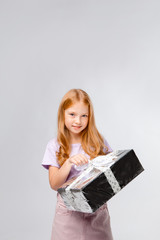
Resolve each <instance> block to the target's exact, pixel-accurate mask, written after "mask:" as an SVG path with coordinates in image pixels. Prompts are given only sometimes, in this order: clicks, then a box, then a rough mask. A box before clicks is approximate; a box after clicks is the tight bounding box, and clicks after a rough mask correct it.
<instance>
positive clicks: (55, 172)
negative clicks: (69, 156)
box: [49, 161, 72, 191]
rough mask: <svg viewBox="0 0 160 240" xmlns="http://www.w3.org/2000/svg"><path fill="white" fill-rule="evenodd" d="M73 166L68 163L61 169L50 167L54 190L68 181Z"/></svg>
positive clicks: (51, 183)
mask: <svg viewBox="0 0 160 240" xmlns="http://www.w3.org/2000/svg"><path fill="white" fill-rule="evenodd" d="M71 167H72V164H71V163H70V162H69V161H66V162H65V163H64V164H63V165H62V167H61V168H57V167H53V166H49V183H50V186H51V188H52V189H53V190H55V191H57V189H58V188H59V187H60V186H61V185H62V184H63V183H64V182H65V181H66V179H67V177H68V174H69V172H70V170H71Z"/></svg>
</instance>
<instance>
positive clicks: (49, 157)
mask: <svg viewBox="0 0 160 240" xmlns="http://www.w3.org/2000/svg"><path fill="white" fill-rule="evenodd" d="M58 150H59V144H58V143H57V140H56V139H52V140H50V141H49V142H48V144H47V146H46V149H45V153H44V157H43V160H42V164H41V165H42V166H43V167H44V168H46V169H49V166H54V167H57V168H60V165H59V164H58V161H57V157H56V152H58Z"/></svg>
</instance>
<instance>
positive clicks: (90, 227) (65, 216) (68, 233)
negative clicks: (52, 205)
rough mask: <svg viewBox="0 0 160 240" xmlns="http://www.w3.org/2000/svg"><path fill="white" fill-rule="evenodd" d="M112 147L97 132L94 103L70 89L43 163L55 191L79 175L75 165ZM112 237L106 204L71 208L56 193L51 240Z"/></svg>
mask: <svg viewBox="0 0 160 240" xmlns="http://www.w3.org/2000/svg"><path fill="white" fill-rule="evenodd" d="M111 151H112V149H111V148H110V146H109V145H108V143H107V141H106V140H105V139H104V138H103V137H102V135H101V134H100V133H99V132H98V130H97V128H96V125H95V119H94V112H93V106H92V102H91V100H90V98H89V96H88V94H87V93H86V92H85V91H83V90H81V89H71V90H70V91H69V92H67V93H66V94H65V95H64V97H63V98H62V101H61V103H60V106H59V109H58V132H57V138H54V139H51V140H50V141H49V142H48V144H47V147H46V151H45V154H44V158H43V161H42V166H44V167H45V168H46V169H49V183H50V186H51V188H52V189H53V190H55V191H57V189H58V188H59V187H60V186H61V185H62V184H63V183H65V182H66V181H68V180H69V179H71V178H73V177H76V176H78V175H79V174H80V172H81V171H83V170H82V169H83V168H82V169H81V170H80V169H79V170H78V168H77V169H76V168H75V166H79V167H80V166H83V165H84V164H87V163H88V160H89V159H90V160H92V159H93V158H95V157H96V156H98V155H105V154H107V153H108V152H111ZM75 239H76V240H91V239H92V240H113V237H112V231H111V226H110V216H109V212H108V208H107V204H106V203H105V204H104V205H103V206H101V207H100V208H99V209H98V210H97V211H96V212H94V213H82V212H77V211H71V210H68V209H67V208H66V206H65V205H64V202H63V199H62V198H61V196H60V194H59V193H58V192H57V204H56V209H55V216H54V220H53V225H52V233H51V240H75Z"/></svg>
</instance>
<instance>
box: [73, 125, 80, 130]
mask: <svg viewBox="0 0 160 240" xmlns="http://www.w3.org/2000/svg"><path fill="white" fill-rule="evenodd" d="M72 127H74V128H76V129H79V128H81V126H72Z"/></svg>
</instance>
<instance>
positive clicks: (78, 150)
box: [42, 138, 112, 181]
mask: <svg viewBox="0 0 160 240" xmlns="http://www.w3.org/2000/svg"><path fill="white" fill-rule="evenodd" d="M104 144H105V146H107V147H108V152H112V149H111V147H110V146H109V144H108V142H107V140H106V139H104ZM59 147H60V145H59V143H58V142H57V139H56V138H53V139H51V140H50V141H49V142H48V144H47V146H46V150H45V153H44V157H43V161H42V166H43V167H45V168H46V169H49V166H54V167H57V168H60V165H59V163H58V161H57V157H56V152H58V151H59ZM108 152H106V153H108ZM76 154H84V155H85V156H86V157H87V158H88V159H90V156H89V155H88V154H87V153H85V151H84V150H83V148H82V146H81V143H74V144H71V153H70V157H71V156H73V155H76ZM80 172H81V171H78V170H76V169H75V168H74V166H72V167H71V170H70V173H69V175H68V177H67V179H66V181H67V180H69V179H70V178H72V177H75V176H77V175H79V174H80Z"/></svg>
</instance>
